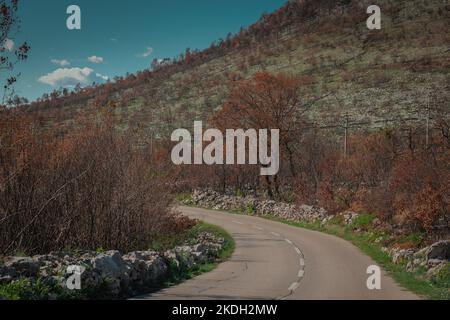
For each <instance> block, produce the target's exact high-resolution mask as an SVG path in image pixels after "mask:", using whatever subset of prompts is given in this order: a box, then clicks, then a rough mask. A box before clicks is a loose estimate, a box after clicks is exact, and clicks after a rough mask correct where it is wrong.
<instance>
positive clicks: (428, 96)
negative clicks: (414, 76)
mask: <svg viewBox="0 0 450 320" xmlns="http://www.w3.org/2000/svg"><path fill="white" fill-rule="evenodd" d="M429 145H430V91H428V94H427V121H426V130H425V146H426V148H427V150H428V147H429Z"/></svg>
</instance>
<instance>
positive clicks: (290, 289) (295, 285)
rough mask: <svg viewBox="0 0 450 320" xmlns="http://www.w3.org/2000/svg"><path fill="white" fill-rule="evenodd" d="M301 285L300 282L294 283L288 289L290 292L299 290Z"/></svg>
mask: <svg viewBox="0 0 450 320" xmlns="http://www.w3.org/2000/svg"><path fill="white" fill-rule="evenodd" d="M299 285H300V284H299V283H298V282H294V283H293V284H291V286H290V287H289V288H288V291H295V290H297V288H298V286H299Z"/></svg>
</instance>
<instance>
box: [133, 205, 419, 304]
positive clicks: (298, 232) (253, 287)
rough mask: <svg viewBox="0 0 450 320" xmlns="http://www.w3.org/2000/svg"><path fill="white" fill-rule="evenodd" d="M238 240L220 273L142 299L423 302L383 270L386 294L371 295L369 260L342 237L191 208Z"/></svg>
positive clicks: (190, 212)
mask: <svg viewBox="0 0 450 320" xmlns="http://www.w3.org/2000/svg"><path fill="white" fill-rule="evenodd" d="M180 210H181V211H182V212H183V213H184V214H186V215H188V216H189V217H192V218H197V219H201V220H203V221H205V222H208V223H211V224H215V225H218V226H221V227H222V228H224V229H225V230H226V231H227V232H229V233H230V234H231V235H232V236H233V238H234V239H235V241H236V249H235V251H234V253H233V255H232V257H231V258H230V259H229V260H228V261H226V262H223V263H221V264H220V265H219V266H218V267H217V268H216V269H215V270H213V271H211V272H209V273H205V274H202V275H200V276H198V277H196V278H194V279H191V280H188V281H186V282H183V283H181V284H179V285H176V286H174V287H170V288H167V289H164V290H161V291H159V292H156V293H153V294H151V295H147V296H144V297H141V298H142V299H163V300H171V299H181V300H184V299H213V300H217V299H244V300H245V299H269V300H273V299H294V300H303V299H419V297H418V296H416V295H415V294H412V293H410V292H408V291H406V290H404V289H402V288H401V287H400V286H399V285H397V284H396V283H395V282H394V280H393V279H392V278H391V277H390V276H388V275H387V274H386V273H385V272H383V271H382V277H381V290H369V289H368V288H367V285H366V282H367V278H368V277H369V275H368V274H367V273H366V271H367V268H368V266H371V265H376V263H375V262H374V261H372V260H371V259H370V258H369V257H368V256H366V255H364V254H363V253H361V251H360V250H359V249H358V248H356V247H355V246H353V245H352V244H351V243H349V242H347V241H345V240H342V239H340V238H337V237H334V236H330V235H327V234H323V233H320V232H315V231H310V230H305V229H300V228H296V227H292V226H289V225H285V224H282V223H278V222H273V221H269V220H266V219H262V218H257V217H250V216H243V215H234V214H229V213H225V212H218V211H211V210H204V209H197V208H187V207H182V208H180Z"/></svg>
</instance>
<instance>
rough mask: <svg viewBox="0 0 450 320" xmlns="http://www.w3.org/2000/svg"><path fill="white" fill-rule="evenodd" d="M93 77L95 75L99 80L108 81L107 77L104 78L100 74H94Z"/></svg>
mask: <svg viewBox="0 0 450 320" xmlns="http://www.w3.org/2000/svg"><path fill="white" fill-rule="evenodd" d="M95 75H96V76H97V77H99V78H101V79H103V80H105V81H108V79H109V77H107V76H104V75H102V74H100V73H96V74H95Z"/></svg>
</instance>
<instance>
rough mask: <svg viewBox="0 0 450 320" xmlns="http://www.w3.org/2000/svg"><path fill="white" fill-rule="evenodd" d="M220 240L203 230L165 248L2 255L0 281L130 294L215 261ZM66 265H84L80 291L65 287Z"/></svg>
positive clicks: (94, 294)
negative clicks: (191, 237)
mask: <svg viewBox="0 0 450 320" xmlns="http://www.w3.org/2000/svg"><path fill="white" fill-rule="evenodd" d="M223 246H224V239H223V238H221V237H218V236H216V235H214V234H213V233H210V232H201V233H199V234H198V236H197V237H196V238H195V239H194V240H192V239H191V240H190V241H189V242H186V243H185V244H184V245H182V246H177V247H175V248H173V249H172V250H168V251H165V252H155V251H135V252H129V253H127V254H122V253H120V252H119V251H106V252H102V253H99V252H95V251H76V252H73V251H71V252H52V253H49V254H46V255H37V256H33V257H5V258H3V259H2V260H1V261H0V284H3V285H5V284H11V283H14V282H17V281H20V280H21V279H28V280H31V281H32V282H35V281H38V279H39V281H40V283H45V284H46V285H47V287H50V288H54V290H51V292H49V293H48V297H47V298H48V299H58V298H61V297H66V296H71V295H72V296H77V295H78V296H79V297H81V298H123V297H130V296H133V295H136V294H139V293H143V292H148V291H151V290H152V289H156V288H159V287H161V285H163V284H164V282H165V281H166V280H168V279H170V278H171V277H172V276H173V273H176V272H181V271H182V270H184V271H186V270H193V269H195V267H196V266H198V265H200V264H204V263H209V262H214V261H215V260H216V259H217V258H218V255H219V252H220V251H221V249H222V248H223ZM69 266H78V267H80V268H81V270H82V271H83V272H82V273H81V277H80V280H81V281H80V285H81V290H79V291H77V290H76V289H75V290H69V288H67V280H68V279H69V278H70V277H71V276H72V275H73V274H74V273H73V272H71V271H70V268H69ZM38 298H39V299H42V298H43V297H38Z"/></svg>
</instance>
